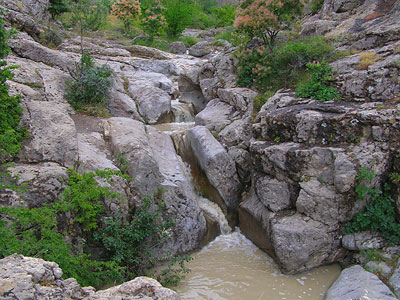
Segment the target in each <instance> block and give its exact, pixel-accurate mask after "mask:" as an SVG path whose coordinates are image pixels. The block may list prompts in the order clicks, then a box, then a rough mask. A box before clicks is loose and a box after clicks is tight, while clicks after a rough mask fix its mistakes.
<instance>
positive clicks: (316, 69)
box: [296, 63, 339, 101]
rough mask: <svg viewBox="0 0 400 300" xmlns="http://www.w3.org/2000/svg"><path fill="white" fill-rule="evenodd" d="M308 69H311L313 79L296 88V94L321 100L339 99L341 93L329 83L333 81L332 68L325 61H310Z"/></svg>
mask: <svg viewBox="0 0 400 300" xmlns="http://www.w3.org/2000/svg"><path fill="white" fill-rule="evenodd" d="M307 69H308V70H309V71H311V79H310V80H309V81H307V82H305V83H303V84H301V85H299V86H298V87H297V88H296V96H297V97H302V98H311V99H315V100H320V101H327V100H333V99H339V94H338V92H337V91H336V90H335V88H333V87H328V86H327V84H328V83H329V82H331V81H333V78H332V68H331V67H330V66H329V65H328V64H324V63H315V64H313V63H308V64H307Z"/></svg>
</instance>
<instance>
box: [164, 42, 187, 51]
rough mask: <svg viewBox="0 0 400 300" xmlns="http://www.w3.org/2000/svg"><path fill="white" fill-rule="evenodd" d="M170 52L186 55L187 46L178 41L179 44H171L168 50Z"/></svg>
mask: <svg viewBox="0 0 400 300" xmlns="http://www.w3.org/2000/svg"><path fill="white" fill-rule="evenodd" d="M167 50H168V51H169V52H171V53H175V54H186V51H187V49H186V46H185V44H184V43H183V42H181V41H178V42H173V43H171V44H169V46H168V49H167Z"/></svg>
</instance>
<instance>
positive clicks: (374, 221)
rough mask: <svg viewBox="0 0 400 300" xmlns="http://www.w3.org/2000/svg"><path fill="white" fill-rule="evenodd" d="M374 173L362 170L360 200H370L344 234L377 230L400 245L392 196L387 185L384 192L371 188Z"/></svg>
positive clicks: (358, 193) (359, 187) (399, 230)
mask: <svg viewBox="0 0 400 300" xmlns="http://www.w3.org/2000/svg"><path fill="white" fill-rule="evenodd" d="M374 176H375V174H374V172H373V171H371V170H368V169H366V168H361V170H360V173H359V174H358V176H357V178H356V180H357V181H358V182H359V185H358V186H357V188H356V193H357V197H358V200H364V199H366V198H369V200H368V204H367V205H366V207H365V210H364V211H363V212H359V213H357V214H355V215H354V217H353V220H352V221H351V222H349V223H347V224H346V225H345V227H344V230H343V231H344V233H345V234H349V233H355V232H360V231H366V230H377V231H379V232H380V233H381V234H382V236H383V237H384V238H385V239H386V240H387V241H388V242H389V243H390V244H399V243H400V223H399V222H398V220H397V219H396V210H395V204H394V200H393V199H392V197H391V196H390V189H389V186H388V185H387V184H385V186H384V190H383V192H382V191H381V190H379V189H377V188H374V187H371V186H369V185H367V184H366V183H368V182H369V183H370V182H371V180H372V179H373V178H374Z"/></svg>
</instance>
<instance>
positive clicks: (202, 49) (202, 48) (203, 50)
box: [188, 41, 211, 57]
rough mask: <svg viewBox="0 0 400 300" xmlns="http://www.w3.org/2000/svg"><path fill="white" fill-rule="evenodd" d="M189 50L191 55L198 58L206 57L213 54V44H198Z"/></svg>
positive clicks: (204, 42)
mask: <svg viewBox="0 0 400 300" xmlns="http://www.w3.org/2000/svg"><path fill="white" fill-rule="evenodd" d="M188 50H189V54H190V55H193V56H196V57H202V56H206V55H207V54H210V53H211V44H210V43H209V42H206V41H203V42H198V43H196V44H194V45H193V46H192V47H190V48H189V49H188Z"/></svg>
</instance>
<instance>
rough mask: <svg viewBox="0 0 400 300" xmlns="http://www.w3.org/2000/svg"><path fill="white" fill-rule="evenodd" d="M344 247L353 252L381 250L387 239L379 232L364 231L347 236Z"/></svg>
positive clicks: (343, 241) (344, 238) (343, 240)
mask: <svg viewBox="0 0 400 300" xmlns="http://www.w3.org/2000/svg"><path fill="white" fill-rule="evenodd" d="M342 245H343V247H345V248H346V249H349V250H353V251H360V250H368V249H380V248H382V247H383V246H384V245H385V239H384V238H382V237H381V236H380V235H379V233H378V232H370V231H363V232H357V233H354V234H347V235H345V236H344V237H343V238H342Z"/></svg>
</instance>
